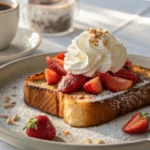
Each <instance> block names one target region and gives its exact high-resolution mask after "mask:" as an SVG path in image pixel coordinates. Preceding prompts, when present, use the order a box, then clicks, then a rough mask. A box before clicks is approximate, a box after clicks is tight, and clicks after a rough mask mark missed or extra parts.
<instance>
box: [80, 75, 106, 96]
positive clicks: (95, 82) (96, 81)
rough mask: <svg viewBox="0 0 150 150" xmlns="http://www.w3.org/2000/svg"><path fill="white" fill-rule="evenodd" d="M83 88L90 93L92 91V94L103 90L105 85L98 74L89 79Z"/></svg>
mask: <svg viewBox="0 0 150 150" xmlns="http://www.w3.org/2000/svg"><path fill="white" fill-rule="evenodd" d="M83 89H84V91H86V92H88V93H92V94H98V93H101V92H103V87H102V84H101V81H100V77H99V76H97V77H94V78H92V79H90V80H89V81H87V82H86V83H85V84H84V85H83Z"/></svg>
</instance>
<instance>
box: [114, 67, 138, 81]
mask: <svg viewBox="0 0 150 150" xmlns="http://www.w3.org/2000/svg"><path fill="white" fill-rule="evenodd" d="M114 76H117V77H120V78H124V79H128V80H132V81H133V82H134V83H136V82H137V81H138V77H137V75H135V73H134V72H132V71H130V70H128V69H125V68H122V69H120V70H119V71H118V72H116V73H115V74H114Z"/></svg>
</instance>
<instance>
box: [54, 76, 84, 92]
mask: <svg viewBox="0 0 150 150" xmlns="http://www.w3.org/2000/svg"><path fill="white" fill-rule="evenodd" d="M85 82H86V77H85V76H83V75H73V74H67V75H66V76H64V77H63V78H62V79H61V81H60V82H59V84H58V88H57V91H59V92H62V93H71V92H75V91H76V90H78V89H80V88H81V87H82V86H83V84H84V83H85Z"/></svg>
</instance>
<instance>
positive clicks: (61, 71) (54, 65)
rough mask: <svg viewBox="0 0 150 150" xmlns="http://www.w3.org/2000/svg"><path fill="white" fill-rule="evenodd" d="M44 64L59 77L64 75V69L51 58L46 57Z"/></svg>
mask: <svg viewBox="0 0 150 150" xmlns="http://www.w3.org/2000/svg"><path fill="white" fill-rule="evenodd" d="M46 62H47V64H48V66H49V68H50V69H52V70H54V71H56V72H57V73H58V74H59V75H62V76H65V75H66V71H65V69H64V68H63V67H62V66H61V65H60V64H58V63H57V62H56V61H55V60H53V58H51V57H49V56H47V57H46Z"/></svg>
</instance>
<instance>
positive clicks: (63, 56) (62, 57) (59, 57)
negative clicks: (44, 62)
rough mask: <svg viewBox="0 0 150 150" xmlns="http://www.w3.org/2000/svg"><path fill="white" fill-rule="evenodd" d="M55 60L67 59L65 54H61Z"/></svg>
mask: <svg viewBox="0 0 150 150" xmlns="http://www.w3.org/2000/svg"><path fill="white" fill-rule="evenodd" d="M55 58H58V59H61V60H64V58H65V54H64V53H59V54H58V55H56V56H55Z"/></svg>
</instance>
